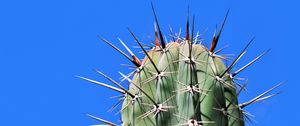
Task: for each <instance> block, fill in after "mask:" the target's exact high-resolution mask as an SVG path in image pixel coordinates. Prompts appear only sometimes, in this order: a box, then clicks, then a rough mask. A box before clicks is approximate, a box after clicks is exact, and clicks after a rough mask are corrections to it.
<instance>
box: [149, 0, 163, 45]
mask: <svg viewBox="0 0 300 126" xmlns="http://www.w3.org/2000/svg"><path fill="white" fill-rule="evenodd" d="M151 7H152V11H153V14H154V18H155V22H156V25H157V28H158V34H159V38H160V42H161V46H162V48H163V49H164V48H166V43H165V42H164V39H163V35H162V33H161V30H160V27H159V23H158V19H157V16H156V13H155V10H154V6H153V3H152V1H151Z"/></svg>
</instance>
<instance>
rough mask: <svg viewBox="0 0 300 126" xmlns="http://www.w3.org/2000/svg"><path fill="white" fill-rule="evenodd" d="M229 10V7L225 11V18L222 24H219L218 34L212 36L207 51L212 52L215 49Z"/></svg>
mask: <svg viewBox="0 0 300 126" xmlns="http://www.w3.org/2000/svg"><path fill="white" fill-rule="evenodd" d="M229 11H230V9H228V11H227V13H226V16H225V18H224V20H223V23H222V26H221V28H220V30H219V32H218V35H217V36H215V35H214V37H213V40H212V42H211V46H210V50H209V52H211V53H212V52H214V50H215V48H216V46H217V44H218V41H219V38H220V36H221V33H222V30H223V28H224V25H225V22H226V20H227V17H228V14H229Z"/></svg>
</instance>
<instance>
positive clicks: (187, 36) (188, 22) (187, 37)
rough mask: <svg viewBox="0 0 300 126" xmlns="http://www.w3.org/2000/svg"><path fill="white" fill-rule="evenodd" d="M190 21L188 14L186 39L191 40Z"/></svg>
mask: <svg viewBox="0 0 300 126" xmlns="http://www.w3.org/2000/svg"><path fill="white" fill-rule="evenodd" d="M189 25H190V21H189V15H188V16H187V21H186V31H185V40H187V41H189V38H190V35H189V31H190V29H189V28H190V26H189Z"/></svg>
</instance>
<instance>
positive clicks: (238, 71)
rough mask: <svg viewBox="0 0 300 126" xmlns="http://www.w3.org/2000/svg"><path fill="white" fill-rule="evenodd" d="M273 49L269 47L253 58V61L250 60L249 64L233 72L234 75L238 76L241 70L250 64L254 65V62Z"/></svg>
mask: <svg viewBox="0 0 300 126" xmlns="http://www.w3.org/2000/svg"><path fill="white" fill-rule="evenodd" d="M270 50H271V49H268V50H267V51H265V52H263V53H262V54H260V55H259V56H257V57H256V58H255V59H253V60H252V61H251V62H249V63H248V64H246V65H245V66H243V67H242V68H240V69H239V70H237V71H236V72H234V73H233V74H232V77H234V76H236V75H237V74H239V73H240V72H241V71H243V70H245V69H246V68H247V67H249V66H250V65H252V64H253V63H255V62H256V61H257V60H259V59H260V58H261V57H262V56H264V55H265V54H267V53H268V52H269V51H270Z"/></svg>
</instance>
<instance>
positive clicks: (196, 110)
mask: <svg viewBox="0 0 300 126" xmlns="http://www.w3.org/2000/svg"><path fill="white" fill-rule="evenodd" d="M152 10H153V13H154V17H155V22H156V24H155V26H154V27H155V41H154V46H153V47H151V49H150V50H146V49H145V47H144V46H143V45H142V44H141V42H140V41H139V40H138V38H137V37H136V36H135V35H134V33H133V32H132V31H131V30H130V29H129V32H130V34H131V35H132V36H133V39H134V40H135V41H136V42H137V44H138V45H139V46H140V48H141V49H142V51H143V53H144V54H145V57H144V59H143V60H142V61H140V60H139V59H138V58H137V56H136V55H135V54H134V53H133V52H132V51H131V50H130V48H129V47H128V46H127V45H126V44H125V43H124V42H123V41H122V40H121V39H119V41H120V42H121V44H122V45H123V46H124V47H125V49H126V50H127V52H128V53H129V54H130V55H127V54H126V53H125V52H123V51H122V50H120V49H119V48H118V47H116V46H115V45H113V44H112V43H111V42H109V41H107V40H106V39H103V38H101V37H99V38H100V39H101V40H103V41H104V42H105V43H107V44H108V45H110V46H111V47H113V48H114V49H115V50H117V51H118V52H120V53H121V54H122V55H124V56H125V57H126V58H127V59H128V60H129V61H130V62H131V63H132V64H133V65H134V66H135V70H134V72H132V73H129V74H128V75H125V74H122V73H120V74H121V76H122V77H123V79H122V82H124V81H126V82H125V83H128V84H129V86H128V89H126V88H125V87H123V86H122V85H121V84H120V83H118V82H117V81H115V80H113V79H112V78H110V77H109V76H107V75H105V74H103V73H102V72H100V71H96V72H97V73H99V74H100V75H101V76H103V77H104V78H106V79H108V80H109V81H111V82H112V84H113V85H114V86H111V85H109V84H105V83H101V82H98V81H95V80H92V79H88V78H85V77H81V76H78V77H79V78H81V79H84V80H87V81H90V82H92V83H95V84H98V85H101V86H103V87H106V88H109V89H111V90H114V91H117V92H119V93H121V96H120V97H118V98H120V101H119V102H118V103H117V104H116V105H115V106H113V108H112V109H114V108H116V106H118V105H120V104H121V103H122V102H123V105H122V108H121V110H120V111H119V112H120V113H121V119H122V123H121V124H115V123H112V122H109V121H106V120H104V119H101V118H97V117H95V116H92V115H88V116H90V117H92V118H94V119H96V120H98V121H101V122H103V123H105V124H107V125H113V126H115V125H122V126H156V125H157V126H173V125H176V126H244V125H245V122H246V121H247V120H250V121H251V117H250V116H249V114H248V112H246V111H245V110H244V108H245V107H246V106H248V105H250V104H252V103H256V102H259V101H262V100H265V99H268V98H270V97H273V96H275V95H277V94H278V93H275V94H271V95H267V94H268V93H269V92H270V91H272V90H274V89H275V88H277V87H278V86H280V85H281V84H282V83H280V84H278V85H276V86H274V87H272V88H271V89H269V90H267V91H266V92H264V93H262V94H261V95H259V96H257V97H255V98H253V99H251V100H249V101H247V102H244V103H240V104H239V102H238V96H239V94H240V93H241V92H242V91H243V89H244V88H245V86H246V84H247V80H245V81H244V83H243V84H240V83H239V82H241V80H240V79H239V78H237V77H236V75H238V74H239V73H240V72H241V71H243V70H244V69H246V68H247V67H248V66H250V65H251V64H253V63H254V62H256V61H257V60H258V59H260V58H261V57H262V56H263V55H265V54H266V53H267V52H268V51H269V50H268V51H265V52H263V53H262V54H261V55H259V56H258V57H256V58H255V59H254V60H252V61H251V62H249V63H248V64H246V65H245V66H243V67H242V68H240V69H238V70H237V71H235V72H232V69H233V67H234V66H235V64H236V63H237V62H238V61H239V59H240V58H242V56H243V55H244V54H245V52H246V49H247V47H248V46H249V45H250V44H251V43H252V41H253V40H254V39H251V41H250V42H249V43H248V44H247V45H246V46H245V48H244V49H242V50H241V53H240V54H239V55H238V56H237V57H236V58H235V59H234V60H233V61H232V63H231V64H230V65H228V66H225V65H224V63H223V61H224V60H228V57H227V56H226V55H221V54H220V52H221V51H222V50H223V49H224V48H221V49H219V50H216V47H217V44H218V41H219V38H220V35H221V33H222V29H223V27H224V24H225V21H226V18H227V16H228V12H229V11H228V12H227V14H226V16H225V18H224V21H223V24H222V27H221V28H220V30H219V32H218V33H217V34H215V35H214V36H213V39H212V42H211V46H210V47H209V48H208V47H205V46H204V45H203V44H202V40H201V39H199V36H198V35H196V36H194V17H193V20H192V27H191V28H192V29H191V30H190V25H189V24H190V22H189V18H188V20H187V24H186V35H185V37H181V36H180V34H177V35H173V33H172V30H171V29H170V31H171V37H172V41H171V42H166V40H165V39H164V38H163V34H162V32H161V29H160V26H159V23H158V19H157V17H156V14H155V11H154V9H153V5H152ZM156 27H157V28H156ZM190 32H191V34H190Z"/></svg>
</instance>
